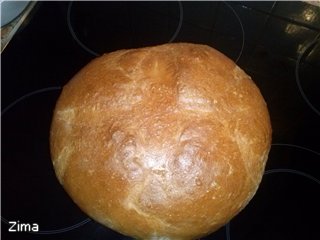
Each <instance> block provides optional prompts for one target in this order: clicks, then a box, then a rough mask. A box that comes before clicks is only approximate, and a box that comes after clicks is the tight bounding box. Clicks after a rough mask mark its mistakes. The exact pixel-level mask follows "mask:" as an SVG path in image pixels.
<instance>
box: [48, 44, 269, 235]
mask: <svg viewBox="0 0 320 240" xmlns="http://www.w3.org/2000/svg"><path fill="white" fill-rule="evenodd" d="M270 141H271V127H270V120H269V115H268V111H267V108H266V104H265V102H264V100H263V98H262V96H261V94H260V92H259V90H258V88H257V87H256V85H255V84H254V83H253V81H252V80H251V78H250V77H249V76H248V75H246V74H245V73H244V72H243V71H242V70H241V69H240V68H239V67H237V66H236V65H235V63H234V62H233V61H231V60H229V59H228V58H227V57H225V56H224V55H223V54H221V53H219V52H218V51H216V50H214V49H213V48H210V47H208V46H205V45H196V44H187V43H176V44H165V45H161V46H156V47H149V48H142V49H132V50H121V51H116V52H113V53H110V54H106V55H103V56H102V57H99V58H97V59H95V60H93V61H92V62H91V63H89V64H88V65H87V66H86V67H85V68H83V69H82V70H81V71H80V72H79V73H78V74H77V75H76V76H75V77H74V78H73V79H72V80H71V81H70V82H69V83H68V84H67V85H66V86H65V87H64V89H63V92H62V94H61V96H60V98H59V100H58V102H57V106H56V109H55V112H54V119H53V122H52V129H51V151H52V159H53V163H54V167H55V170H56V174H57V177H58V179H59V181H60V183H61V184H63V186H64V187H65V189H66V190H67V192H68V193H69V194H70V196H71V197H72V198H73V199H74V201H75V202H76V203H77V204H78V205H79V206H80V207H81V208H82V209H83V210H84V211H85V212H87V213H88V214H89V215H90V216H91V217H93V218H94V219H96V220H97V221H99V222H101V223H103V224H105V225H107V226H109V227H111V228H114V229H116V230H118V231H120V232H122V233H124V234H129V235H131V236H136V237H140V238H144V239H151V238H152V237H155V236H163V237H171V239H191V238H193V237H196V236H200V235H202V234H206V233H208V232H211V231H214V230H216V229H217V228H219V227H220V226H222V225H223V224H225V223H226V221H228V220H229V219H230V218H231V217H233V216H234V215H235V214H237V213H238V212H239V211H240V210H241V209H242V208H243V207H244V206H245V205H246V204H247V202H248V201H249V200H250V199H251V198H252V196H253V194H254V193H255V191H256V189H257V187H258V184H259V183H260V180H261V177H262V173H263V171H264V166H265V162H266V159H267V155H268V151H269V148H270ZM163 239H165V238H163Z"/></svg>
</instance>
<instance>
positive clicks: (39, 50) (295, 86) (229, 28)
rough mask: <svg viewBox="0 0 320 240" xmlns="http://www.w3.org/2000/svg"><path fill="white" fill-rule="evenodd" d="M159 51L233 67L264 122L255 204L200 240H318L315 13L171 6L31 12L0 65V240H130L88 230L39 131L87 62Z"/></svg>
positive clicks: (52, 6) (230, 5) (58, 5)
mask: <svg viewBox="0 0 320 240" xmlns="http://www.w3.org/2000/svg"><path fill="white" fill-rule="evenodd" d="M167 42H194V43H203V44H207V45H210V46H212V47H214V48H216V49H218V50H219V51H221V52H222V53H224V54H225V55H227V56H228V57H230V58H231V59H233V60H234V61H235V62H237V64H238V65H239V66H240V67H241V68H243V69H244V70H245V71H246V72H247V73H248V74H249V75H251V77H252V79H253V80H254V81H255V82H256V84H257V85H258V86H259V88H260V90H261V92H262V94H263V96H264V98H265V100H266V102H267V104H268V108H269V111H270V115H271V121H272V126H273V144H272V149H271V152H270V156H269V160H268V163H267V166H266V172H265V175H264V177H263V180H262V183H261V186H260V188H259V190H258V192H257V194H256V195H255V197H254V198H253V200H252V201H251V202H250V204H249V205H248V206H247V207H246V208H245V209H244V210H243V211H242V212H241V213H240V214H239V215H238V216H236V217H235V218H234V219H233V220H232V221H231V222H230V223H228V224H227V225H226V226H224V227H222V228H221V229H220V230H219V231H217V232H215V233H213V234H211V235H210V236H207V237H205V238H203V239H212V240H251V239H252V240H256V239H259V240H263V239H266V240H267V239H268V240H270V239H272V240H278V239H279V240H280V239H281V240H289V239H290V240H293V239H299V240H300V239H308V240H313V239H314V240H315V239H319V238H320V230H319V220H318V218H319V215H320V205H319V202H320V140H319V139H320V94H319V92H320V7H317V6H314V5H311V4H309V3H305V2H178V1H177V2H175V1H172V2H152V3H150V2H73V3H71V2H38V3H37V5H36V7H35V8H34V9H33V11H32V14H31V15H30V16H29V18H27V20H26V21H25V22H24V24H23V25H22V27H21V28H20V30H19V31H18V32H17V33H16V35H15V36H14V37H13V39H12V41H11V42H10V43H9V45H8V46H7V47H6V49H5V50H4V51H3V52H2V54H1V60H2V61H1V70H2V71H1V83H2V89H1V90H2V91H1V94H2V98H1V101H2V102H1V103H2V104H1V105H2V110H1V123H2V124H1V204H2V205H1V207H2V209H1V220H2V223H1V227H2V233H1V235H2V237H1V239H6V240H14V239H19V240H21V239H23V240H28V239H32V240H37V239H44V240H46V239H55V240H56V239H70V240H72V239H77V240H81V239H95V240H98V239H114V240H116V239H117V240H118V239H130V238H129V237H126V236H122V235H120V234H118V233H115V232H114V231H112V230H109V229H107V228H105V227H103V226H101V225H100V224H98V223H96V222H94V221H93V220H91V219H89V218H88V216H86V214H84V213H83V212H81V210H80V209H79V208H78V207H77V206H76V205H75V204H74V203H73V202H72V200H71V199H70V198H69V197H68V195H67V194H66V193H65V192H64V190H63V189H62V187H61V186H60V185H59V183H58V181H57V179H56V177H55V175H54V171H53V167H52V165H51V160H50V154H49V141H48V140H49V128H50V122H51V117H52V112H53V108H54V105H55V101H56V100H57V98H58V96H59V94H60V92H61V87H62V86H63V85H64V84H65V83H66V82H67V81H68V80H69V79H70V78H71V77H72V76H73V75H74V74H75V73H76V72H77V71H79V70H80V68H81V67H83V66H84V65H86V64H87V63H88V62H89V61H90V60H91V59H93V58H94V57H96V56H99V55H101V54H102V53H104V52H110V51H114V50H118V49H123V48H135V47H143V46H150V45H156V44H162V43H167ZM14 222H15V223H16V224H15V226H14V227H12V225H14ZM9 228H13V229H11V230H9ZM12 230H13V231H12Z"/></svg>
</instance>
